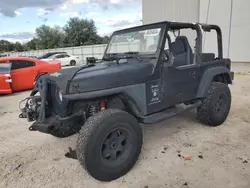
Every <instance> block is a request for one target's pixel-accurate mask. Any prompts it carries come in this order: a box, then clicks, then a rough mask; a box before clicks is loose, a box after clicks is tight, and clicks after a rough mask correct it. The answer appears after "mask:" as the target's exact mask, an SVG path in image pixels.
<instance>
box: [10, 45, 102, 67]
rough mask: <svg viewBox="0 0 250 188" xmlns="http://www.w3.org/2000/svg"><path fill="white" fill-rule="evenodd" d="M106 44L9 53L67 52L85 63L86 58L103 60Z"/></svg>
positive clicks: (31, 54)
mask: <svg viewBox="0 0 250 188" xmlns="http://www.w3.org/2000/svg"><path fill="white" fill-rule="evenodd" d="M105 48H106V44H102V45H91V46H78V47H68V48H55V49H45V50H33V51H25V52H12V53H9V54H10V55H11V56H19V55H22V56H41V55H43V54H45V53H47V52H67V53H68V54H71V55H76V56H79V58H80V59H81V60H82V62H83V63H84V62H85V61H86V57H96V58H98V59H101V58H102V56H103V53H104V51H105Z"/></svg>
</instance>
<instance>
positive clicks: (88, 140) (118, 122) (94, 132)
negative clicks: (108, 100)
mask: <svg viewBox="0 0 250 188" xmlns="http://www.w3.org/2000/svg"><path fill="white" fill-rule="evenodd" d="M141 147H142V130H141V127H140V125H139V123H138V122H137V120H136V119H135V118H134V117H133V116H132V115H130V114H128V113H127V112H124V111H121V110H116V109H107V110H104V111H101V112H99V113H98V114H96V115H94V116H91V117H90V118H89V119H88V120H87V121H86V123H85V124H84V126H82V128H81V131H80V135H79V137H78V140H77V146H76V154H77V158H78V160H79V162H80V164H81V165H82V166H83V168H84V169H85V170H86V171H87V172H88V173H89V174H90V175H91V176H92V177H94V178H95V179H97V180H99V181H112V180H115V179H117V178H119V177H121V176H123V175H125V174H126V173H127V172H128V171H129V170H130V169H131V168H132V167H133V166H134V164H135V163H136V161H137V159H138V157H139V155H140V152H141Z"/></svg>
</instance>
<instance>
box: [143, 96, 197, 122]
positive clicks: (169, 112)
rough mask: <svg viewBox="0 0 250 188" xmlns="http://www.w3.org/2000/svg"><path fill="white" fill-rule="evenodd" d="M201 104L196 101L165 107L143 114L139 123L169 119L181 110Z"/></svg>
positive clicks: (190, 108)
mask: <svg viewBox="0 0 250 188" xmlns="http://www.w3.org/2000/svg"><path fill="white" fill-rule="evenodd" d="M200 105H201V101H198V102H196V103H194V104H192V105H189V106H187V107H185V108H184V107H171V108H167V109H165V110H163V111H160V112H157V113H154V114H151V115H148V116H145V117H143V118H141V119H140V123H142V124H154V123H159V122H161V121H164V120H166V119H169V118H171V117H173V116H176V115H178V114H180V113H182V112H185V111H189V110H192V109H194V108H197V107H199V106H200Z"/></svg>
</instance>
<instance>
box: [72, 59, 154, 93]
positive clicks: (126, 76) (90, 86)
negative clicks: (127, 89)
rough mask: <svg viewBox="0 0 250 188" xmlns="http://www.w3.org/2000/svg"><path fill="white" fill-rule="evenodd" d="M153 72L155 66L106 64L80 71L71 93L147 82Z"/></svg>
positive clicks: (75, 77)
mask: <svg viewBox="0 0 250 188" xmlns="http://www.w3.org/2000/svg"><path fill="white" fill-rule="evenodd" d="M152 72H153V64H152V63H146V62H141V63H140V62H133V63H126V64H116V63H104V64H98V65H96V66H93V67H88V68H85V69H82V70H80V71H78V72H77V73H76V74H75V75H74V77H73V79H72V80H71V83H70V87H69V93H82V92H89V91H95V90H103V89H109V88H115V87H121V86H126V85H133V84H137V83H141V82H145V81H146V80H147V79H148V78H149V77H150V76H151V75H152Z"/></svg>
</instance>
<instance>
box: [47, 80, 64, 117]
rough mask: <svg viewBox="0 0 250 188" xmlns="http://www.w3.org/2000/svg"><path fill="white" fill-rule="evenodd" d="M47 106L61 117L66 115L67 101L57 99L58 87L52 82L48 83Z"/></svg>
mask: <svg viewBox="0 0 250 188" xmlns="http://www.w3.org/2000/svg"><path fill="white" fill-rule="evenodd" d="M48 106H49V108H50V109H51V110H52V112H53V113H54V114H57V115H60V116H61V117H65V116H67V115H68V109H67V107H68V101H67V100H63V101H61V100H60V99H59V88H58V86H57V85H56V84H55V83H54V82H49V84H48Z"/></svg>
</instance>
